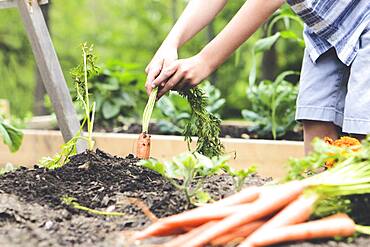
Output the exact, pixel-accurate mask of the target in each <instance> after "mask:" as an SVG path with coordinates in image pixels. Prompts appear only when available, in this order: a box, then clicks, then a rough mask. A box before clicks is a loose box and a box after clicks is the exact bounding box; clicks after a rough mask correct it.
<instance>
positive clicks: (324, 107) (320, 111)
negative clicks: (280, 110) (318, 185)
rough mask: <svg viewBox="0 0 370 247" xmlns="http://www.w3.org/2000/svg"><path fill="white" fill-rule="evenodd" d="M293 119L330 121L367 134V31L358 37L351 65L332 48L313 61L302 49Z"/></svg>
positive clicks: (369, 119) (369, 63)
mask: <svg viewBox="0 0 370 247" xmlns="http://www.w3.org/2000/svg"><path fill="white" fill-rule="evenodd" d="M296 120H298V121H301V120H317V121H324V122H332V123H334V124H335V125H337V126H339V127H341V128H342V131H343V132H345V133H351V134H369V133H370V31H369V30H368V31H367V32H364V33H363V34H362V36H361V38H360V46H359V49H358V53H357V56H356V58H355V60H354V61H353V63H352V64H351V66H346V65H345V64H343V63H342V62H341V61H340V60H339V58H338V57H337V54H336V51H335V49H334V48H332V49H330V50H328V51H327V52H326V53H324V54H322V55H321V56H320V57H319V58H318V60H317V61H316V63H313V62H312V60H311V59H310V57H309V55H308V53H307V51H306V52H305V55H304V59H303V66H302V73H301V80H300V87H299V94H298V99H297V112H296Z"/></svg>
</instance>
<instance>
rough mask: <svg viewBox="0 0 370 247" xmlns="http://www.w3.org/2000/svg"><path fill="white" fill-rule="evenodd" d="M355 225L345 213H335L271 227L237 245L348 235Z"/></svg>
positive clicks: (353, 230)
mask: <svg viewBox="0 0 370 247" xmlns="http://www.w3.org/2000/svg"><path fill="white" fill-rule="evenodd" d="M355 232H356V225H355V223H354V222H353V220H352V219H351V218H350V217H348V215H346V214H336V215H332V216H329V217H326V218H323V219H320V220H315V221H310V222H307V223H301V224H297V225H291V226H285V227H280V228H276V229H272V230H270V231H269V232H268V234H266V233H265V234H260V235H259V236H258V238H257V237H256V238H254V239H253V242H251V241H250V240H248V241H245V242H244V243H242V244H241V245H239V247H256V246H271V245H273V244H278V243H283V242H291V241H298V240H309V239H316V238H332V237H349V236H351V235H353V234H354V233H355Z"/></svg>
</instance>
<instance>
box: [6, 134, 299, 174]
mask: <svg viewBox="0 0 370 247" xmlns="http://www.w3.org/2000/svg"><path fill="white" fill-rule="evenodd" d="M94 139H95V141H96V147H98V148H101V149H103V150H105V151H107V152H109V153H111V154H115V155H119V156H126V155H127V154H128V153H134V151H135V150H134V149H135V141H136V140H137V135H136V134H112V133H95V134H94ZM222 142H223V143H224V145H225V147H226V153H228V154H229V155H230V156H231V157H232V159H231V162H230V164H231V165H232V166H234V167H236V168H242V167H245V166H250V165H256V166H257V169H258V171H259V173H260V174H261V175H263V176H268V177H274V178H279V177H282V176H284V175H285V173H286V168H287V167H286V163H287V160H288V159H289V158H290V157H302V156H303V143H302V142H294V141H271V140H244V139H233V138H224V139H222ZM152 143H153V145H152V156H153V157H156V158H159V159H171V158H172V157H173V156H175V155H178V154H179V153H182V152H184V151H186V150H187V145H186V143H185V142H184V139H183V137H180V136H162V135H153V136H152ZM62 144H63V139H62V136H61V134H60V132H59V131H45V130H25V131H24V140H23V144H22V146H21V148H20V150H19V151H18V152H17V153H16V154H13V153H10V152H9V149H8V147H6V146H5V145H3V144H2V143H0V166H1V165H4V164H6V163H8V162H10V163H12V164H15V165H24V166H33V165H34V164H36V163H37V162H38V161H39V159H40V158H41V157H43V156H51V155H54V154H55V153H57V152H58V151H59V148H60V146H61V145H62ZM234 158H235V159H234Z"/></svg>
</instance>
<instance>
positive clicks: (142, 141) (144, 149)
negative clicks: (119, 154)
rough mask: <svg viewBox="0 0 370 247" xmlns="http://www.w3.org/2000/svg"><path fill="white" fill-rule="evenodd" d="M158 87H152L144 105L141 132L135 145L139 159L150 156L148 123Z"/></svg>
mask: <svg viewBox="0 0 370 247" xmlns="http://www.w3.org/2000/svg"><path fill="white" fill-rule="evenodd" d="M157 94H158V88H154V89H153V91H152V92H151V94H150V96H149V99H148V103H147V104H146V106H145V109H144V114H143V123H142V132H141V134H140V135H139V139H138V141H137V145H136V146H137V147H136V156H137V157H138V158H139V159H149V157H150V135H149V132H148V131H149V123H150V118H151V116H152V113H153V109H154V105H155V99H156V98H157Z"/></svg>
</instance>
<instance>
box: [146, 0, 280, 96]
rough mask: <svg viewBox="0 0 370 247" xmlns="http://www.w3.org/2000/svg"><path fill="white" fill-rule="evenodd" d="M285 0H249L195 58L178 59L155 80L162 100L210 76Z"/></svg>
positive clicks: (154, 84)
mask: <svg viewBox="0 0 370 247" xmlns="http://www.w3.org/2000/svg"><path fill="white" fill-rule="evenodd" d="M284 2H285V1H284V0H248V1H247V2H246V3H245V4H244V5H243V6H242V8H241V9H240V10H239V11H238V13H237V14H236V15H235V16H234V18H233V19H232V20H231V21H230V23H229V24H228V25H227V26H226V27H225V28H224V29H223V30H222V32H221V33H219V35H217V36H216V38H214V39H213V40H212V41H211V42H210V43H209V44H208V45H207V46H205V47H204V48H203V49H202V51H201V52H200V53H199V54H197V55H195V56H194V57H191V58H188V59H182V60H177V61H175V62H173V63H172V64H171V65H170V66H168V67H167V69H165V70H163V71H162V72H161V74H160V75H159V76H158V77H157V78H156V79H155V80H154V81H153V83H152V86H153V87H155V86H158V85H162V84H163V82H165V81H167V80H168V79H169V78H170V79H169V80H168V82H167V83H166V84H165V86H164V87H162V88H161V89H160V92H159V95H158V96H159V97H161V96H162V95H163V94H164V93H166V92H167V91H169V90H171V89H173V88H176V89H181V88H183V87H193V86H196V85H197V84H199V83H200V82H201V81H202V80H203V79H204V78H206V77H207V76H208V75H210V74H211V73H212V72H213V71H214V70H215V69H216V68H217V67H218V66H220V65H221V64H222V63H223V62H225V60H226V59H227V58H228V57H229V56H230V55H231V54H232V53H233V52H234V51H235V50H236V49H237V48H238V47H239V46H240V45H241V44H242V43H243V42H244V41H245V40H247V39H248V38H249V37H250V36H251V35H252V34H253V33H254V32H255V31H256V30H257V29H258V27H259V26H260V25H261V24H262V23H264V22H265V21H266V20H267V19H268V18H269V17H270V15H272V14H273V13H274V12H275V11H276V10H277V9H278V8H279V7H280V6H281V5H283V4H284Z"/></svg>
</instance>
